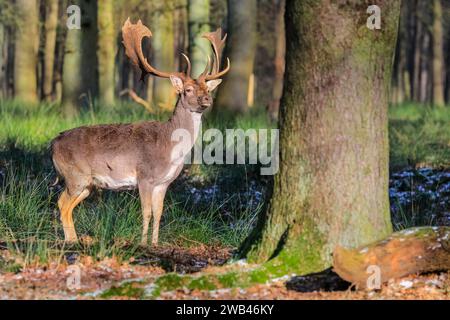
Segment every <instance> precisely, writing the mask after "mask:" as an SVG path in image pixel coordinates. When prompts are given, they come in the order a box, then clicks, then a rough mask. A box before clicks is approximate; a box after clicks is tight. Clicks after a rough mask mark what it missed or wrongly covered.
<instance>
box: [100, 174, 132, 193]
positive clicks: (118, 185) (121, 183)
mask: <svg viewBox="0 0 450 320" xmlns="http://www.w3.org/2000/svg"><path fill="white" fill-rule="evenodd" d="M94 179H95V180H96V184H97V185H99V186H101V187H103V188H108V189H112V190H116V189H123V188H135V187H136V186H137V179H136V177H126V178H123V179H113V178H112V177H110V176H95V177H94Z"/></svg>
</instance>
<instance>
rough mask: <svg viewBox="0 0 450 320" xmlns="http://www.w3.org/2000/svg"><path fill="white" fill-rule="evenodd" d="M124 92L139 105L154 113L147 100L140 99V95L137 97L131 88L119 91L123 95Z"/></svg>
mask: <svg viewBox="0 0 450 320" xmlns="http://www.w3.org/2000/svg"><path fill="white" fill-rule="evenodd" d="M125 94H128V95H129V96H130V98H131V99H132V100H133V101H134V102H136V103H138V104H140V105H141V106H143V107H144V108H145V110H147V111H148V112H150V113H154V110H153V108H152V106H151V105H150V103H149V102H147V101H145V100H144V99H142V98H141V97H139V96H138V95H137V94H136V92H134V90H133V89H125V90H123V91H121V92H120V96H123V95H125Z"/></svg>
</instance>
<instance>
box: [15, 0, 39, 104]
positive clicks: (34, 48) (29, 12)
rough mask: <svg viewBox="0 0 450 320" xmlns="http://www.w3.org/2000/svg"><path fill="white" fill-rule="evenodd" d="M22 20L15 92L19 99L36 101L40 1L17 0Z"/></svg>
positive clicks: (16, 50)
mask: <svg viewBox="0 0 450 320" xmlns="http://www.w3.org/2000/svg"><path fill="white" fill-rule="evenodd" d="M16 10H17V12H19V16H20V19H21V21H26V23H20V24H19V26H18V28H17V29H16V37H15V47H14V54H15V56H14V93H15V96H16V98H17V99H18V100H21V101H24V102H31V103H35V102H37V101H38V94H37V62H38V56H37V54H38V46H39V22H38V19H39V17H38V15H39V11H38V1H36V0H17V1H16Z"/></svg>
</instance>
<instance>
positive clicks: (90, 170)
mask: <svg viewBox="0 0 450 320" xmlns="http://www.w3.org/2000/svg"><path fill="white" fill-rule="evenodd" d="M221 34H222V31H221V29H218V30H217V31H216V32H210V33H206V34H204V35H203V37H204V38H206V39H208V40H209V41H210V42H211V45H212V48H213V51H214V57H213V63H212V65H211V59H210V58H209V57H208V61H207V65H206V68H205V70H204V71H203V73H202V74H201V75H200V76H199V77H198V78H197V79H192V78H191V75H190V73H191V63H190V61H189V58H188V57H187V56H186V55H184V54H183V57H184V58H185V59H186V62H187V70H186V72H163V71H159V70H157V69H156V68H155V67H153V66H152V65H151V64H150V63H149V62H148V61H147V59H146V58H145V57H144V54H143V52H142V40H143V38H144V37H149V38H150V37H151V36H152V33H151V31H150V30H149V29H148V28H147V27H146V26H144V25H143V24H142V22H141V21H140V20H139V21H138V22H137V23H136V24H132V23H131V22H130V19H129V18H128V19H127V21H126V22H125V24H124V25H123V27H122V37H123V44H124V46H125V53H126V55H127V56H128V58H129V59H130V60H131V62H132V63H133V64H134V65H135V66H136V67H138V68H139V69H140V70H141V79H142V80H143V79H144V77H145V76H146V75H148V74H150V75H153V76H157V77H161V78H167V79H170V81H171V82H172V85H173V87H174V88H175V90H176V92H177V94H178V101H177V104H176V107H175V110H174V112H173V115H172V117H171V118H170V119H169V120H168V121H167V122H163V123H162V122H155V121H145V122H139V123H129V124H107V125H94V126H84V127H79V128H75V129H72V130H68V131H65V132H62V133H60V134H59V136H58V137H56V138H55V139H54V140H53V141H52V143H51V150H52V159H53V164H54V167H55V169H56V171H57V173H58V175H59V177H62V178H63V179H64V180H65V189H64V191H63V192H62V194H61V196H60V198H59V200H58V207H59V210H60V214H61V221H62V224H63V229H64V237H65V241H67V242H75V241H77V234H76V232H75V226H74V223H73V218H72V212H73V209H74V208H75V207H76V206H77V205H78V204H79V203H80V202H81V201H83V200H84V199H86V197H88V195H89V193H90V192H91V190H92V188H101V189H112V190H123V189H134V188H138V189H139V196H140V200H141V207H142V213H143V228H142V240H141V243H142V245H146V244H147V233H148V226H149V223H150V219H151V216H152V213H153V233H152V244H153V245H157V244H158V233H159V224H160V219H161V215H162V212H163V202H164V197H165V194H166V190H167V187H168V186H169V185H170V184H171V182H172V181H174V180H175V178H177V176H178V175H179V174H180V172H181V170H182V167H183V158H184V156H185V155H186V154H187V153H188V152H189V151H190V150H191V148H192V146H193V144H194V142H195V139H196V137H197V134H198V131H199V128H200V124H201V118H202V113H203V112H204V111H205V110H206V109H207V108H208V107H210V106H211V105H212V102H213V101H212V97H211V92H212V91H213V90H214V89H215V88H216V87H217V86H218V85H219V84H220V83H221V81H222V80H221V79H219V78H220V77H222V76H223V75H225V74H226V73H227V72H228V71H229V70H230V61H229V59H227V67H226V68H225V69H223V70H220V61H221V55H222V50H223V47H224V45H225V40H226V35H225V36H224V38H222V36H221ZM177 129H184V130H186V131H187V132H189V133H190V136H191V139H189V141H188V143H184V145H183V146H182V148H179V149H180V150H182V152H181V154H176V152H174V151H175V150H174V149H175V148H176V147H179V145H178V141H176V139H173V138H172V135H173V133H174V132H175V131H176V130H177ZM173 140H175V141H173ZM174 154H175V156H174Z"/></svg>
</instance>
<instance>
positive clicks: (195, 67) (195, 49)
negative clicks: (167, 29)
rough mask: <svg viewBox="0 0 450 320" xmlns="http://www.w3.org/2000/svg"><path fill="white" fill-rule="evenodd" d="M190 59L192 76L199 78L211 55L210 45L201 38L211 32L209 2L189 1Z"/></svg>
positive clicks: (202, 0)
mask: <svg viewBox="0 0 450 320" xmlns="http://www.w3.org/2000/svg"><path fill="white" fill-rule="evenodd" d="M188 3H189V5H188V20H189V26H188V27H189V57H190V59H191V62H192V75H193V76H194V77H197V76H198V75H199V74H200V73H202V72H203V70H204V69H205V64H206V57H207V55H209V54H210V53H211V49H210V44H209V42H208V41H207V40H205V39H203V38H202V37H201V36H202V34H203V33H205V32H209V31H210V28H209V0H189V1H188Z"/></svg>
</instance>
